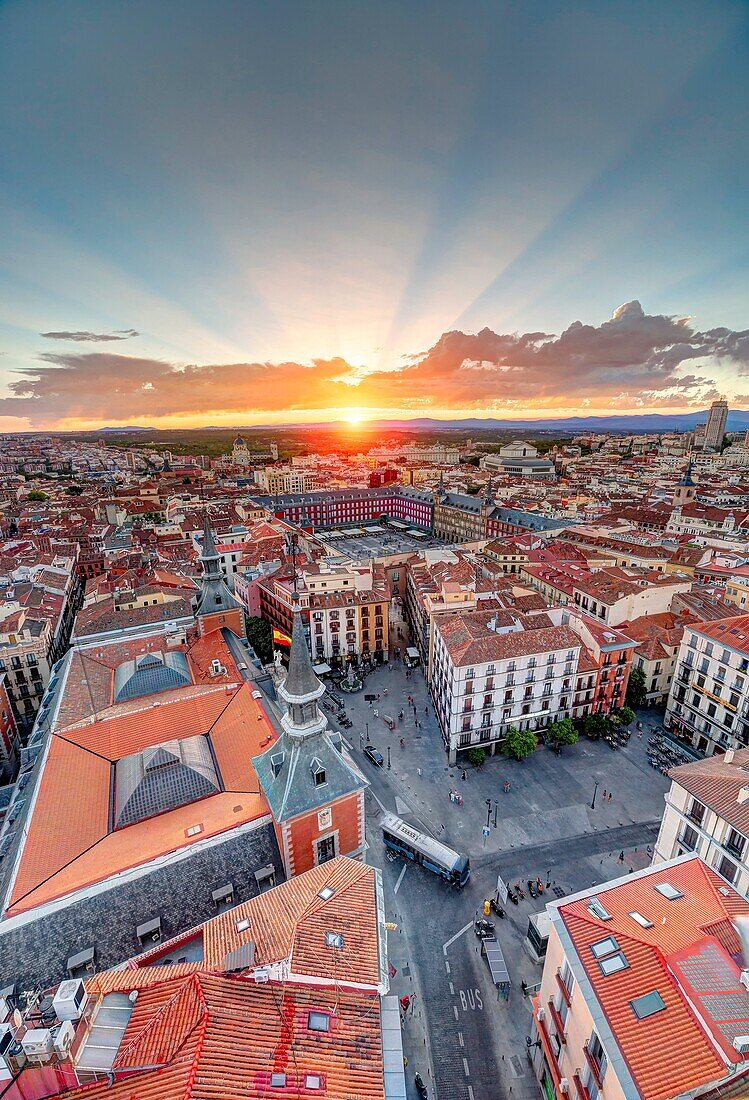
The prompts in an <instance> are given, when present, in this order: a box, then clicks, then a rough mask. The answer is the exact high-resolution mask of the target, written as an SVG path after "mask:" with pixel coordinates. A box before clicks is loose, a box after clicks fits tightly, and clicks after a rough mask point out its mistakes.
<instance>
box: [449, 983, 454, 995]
mask: <svg viewBox="0 0 749 1100" xmlns="http://www.w3.org/2000/svg"><path fill="white" fill-rule="evenodd" d="M453 993H455V987H454V986H453V983H452V982H450V994H451V995H452V994H453Z"/></svg>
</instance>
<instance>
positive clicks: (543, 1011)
mask: <svg viewBox="0 0 749 1100" xmlns="http://www.w3.org/2000/svg"><path fill="white" fill-rule="evenodd" d="M538 1018H539V1020H545V1019H546V1009H545V1008H539V1010H538Z"/></svg>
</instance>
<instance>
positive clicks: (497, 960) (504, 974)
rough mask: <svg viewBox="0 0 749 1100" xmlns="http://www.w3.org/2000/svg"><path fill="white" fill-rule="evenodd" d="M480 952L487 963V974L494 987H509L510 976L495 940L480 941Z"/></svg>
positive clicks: (500, 949)
mask: <svg viewBox="0 0 749 1100" xmlns="http://www.w3.org/2000/svg"><path fill="white" fill-rule="evenodd" d="M482 951H483V953H484V955H485V956H486V961H487V962H488V963H489V972H490V973H491V976H492V981H493V982H494V984H495V985H500V986H502V985H509V984H510V975H509V973H508V971H507V963H506V962H505V957H504V955H503V954H502V948H501V947H500V946H499V942H498V941H497V940H482Z"/></svg>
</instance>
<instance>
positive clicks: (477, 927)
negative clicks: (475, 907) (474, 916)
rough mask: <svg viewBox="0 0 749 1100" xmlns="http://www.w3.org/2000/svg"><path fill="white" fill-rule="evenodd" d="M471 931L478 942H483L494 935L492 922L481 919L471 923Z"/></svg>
mask: <svg viewBox="0 0 749 1100" xmlns="http://www.w3.org/2000/svg"><path fill="white" fill-rule="evenodd" d="M473 930H474V932H475V933H476V935H477V936H478V938H479V939H480V940H485V939H487V938H488V937H489V936H493V935H494V921H493V920H486V918H485V917H481V918H479V919H478V920H475V921H474V922H473Z"/></svg>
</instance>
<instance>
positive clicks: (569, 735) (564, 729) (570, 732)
mask: <svg viewBox="0 0 749 1100" xmlns="http://www.w3.org/2000/svg"><path fill="white" fill-rule="evenodd" d="M546 736H547V737H548V738H549V740H550V741H552V742H554V743H555V744H557V745H576V744H577V741H578V732H577V730H576V729H575V727H574V725H573V724H572V719H571V718H563V719H562V721H561V722H552V724H551V725H550V726H549V727H548V728H547V730H546Z"/></svg>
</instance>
